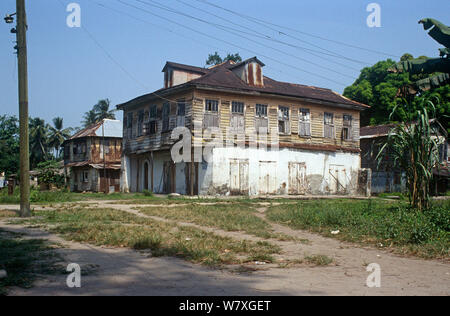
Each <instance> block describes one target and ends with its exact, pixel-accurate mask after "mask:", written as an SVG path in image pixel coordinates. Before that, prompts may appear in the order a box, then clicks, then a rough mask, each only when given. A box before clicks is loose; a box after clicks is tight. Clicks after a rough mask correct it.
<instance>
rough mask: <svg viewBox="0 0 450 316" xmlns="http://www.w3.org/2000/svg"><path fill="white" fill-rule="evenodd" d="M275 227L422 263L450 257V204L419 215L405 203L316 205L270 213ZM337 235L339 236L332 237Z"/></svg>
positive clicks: (438, 204) (306, 203) (284, 207)
mask: <svg viewBox="0 0 450 316" xmlns="http://www.w3.org/2000/svg"><path fill="white" fill-rule="evenodd" d="M267 218H268V219H269V220H271V221H274V222H277V223H280V224H283V225H286V226H289V227H291V228H293V229H305V230H310V231H313V232H318V233H321V234H322V235H324V236H327V237H333V238H339V239H341V240H345V241H350V242H357V243H363V244H370V245H376V246H380V245H383V247H392V249H393V250H395V251H397V252H401V253H403V254H412V255H416V256H419V257H423V258H445V259H448V257H449V246H450V201H439V202H434V206H433V208H432V209H430V210H428V211H424V212H417V211H415V210H412V209H410V208H409V207H408V205H407V203H404V202H401V201H395V202H390V201H382V200H377V199H374V200H369V201H357V200H332V201H328V200H320V201H319V200H316V201H303V202H300V203H297V204H295V205H292V204H290V205H279V206H273V207H271V208H270V209H269V210H268V212H267ZM336 230H339V231H340V233H339V234H338V235H332V234H331V231H336Z"/></svg>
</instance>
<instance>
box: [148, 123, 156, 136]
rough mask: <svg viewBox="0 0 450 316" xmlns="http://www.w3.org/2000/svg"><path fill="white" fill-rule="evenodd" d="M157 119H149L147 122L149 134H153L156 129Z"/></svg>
mask: <svg viewBox="0 0 450 316" xmlns="http://www.w3.org/2000/svg"><path fill="white" fill-rule="evenodd" d="M157 126H158V125H157V121H150V123H149V128H148V133H149V135H155V134H156V131H157Z"/></svg>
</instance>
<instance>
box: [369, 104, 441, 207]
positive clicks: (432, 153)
mask: <svg viewBox="0 0 450 316" xmlns="http://www.w3.org/2000/svg"><path fill="white" fill-rule="evenodd" d="M418 102H420V109H418V110H416V111H414V110H411V108H412V107H411V106H410V105H408V104H407V103H406V102H405V103H404V104H405V105H406V106H403V107H404V109H403V111H402V112H404V113H407V115H408V119H409V120H408V123H400V124H398V125H396V127H395V128H394V129H393V130H392V131H391V132H390V133H389V136H388V139H387V142H386V144H385V145H384V146H383V147H382V148H381V150H380V152H379V153H378V156H377V159H378V161H379V163H381V162H382V160H383V159H384V156H385V155H384V154H383V153H384V152H385V151H386V150H387V149H388V150H389V153H390V155H391V156H392V157H391V158H392V159H393V160H394V164H395V165H396V166H397V167H399V168H400V169H401V170H403V171H404V172H405V174H406V180H407V184H408V190H409V199H410V203H411V206H412V207H414V208H417V209H419V210H423V209H426V208H428V207H429V206H430V192H429V188H430V183H431V181H432V179H433V169H434V168H435V167H436V166H437V165H438V163H439V145H440V143H439V140H438V139H437V138H434V137H432V136H433V135H437V134H438V133H437V132H438V131H437V130H436V129H435V127H434V126H435V125H433V122H434V121H435V106H434V104H433V102H431V101H430V100H429V99H426V98H420V100H419V101H418ZM400 107H402V106H397V107H395V108H394V109H393V111H392V115H393V114H395V112H396V111H398V109H399V108H400ZM429 113H430V114H431V115H429ZM413 119H415V121H413Z"/></svg>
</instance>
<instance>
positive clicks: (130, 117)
mask: <svg viewBox="0 0 450 316" xmlns="http://www.w3.org/2000/svg"><path fill="white" fill-rule="evenodd" d="M132 127H133V113H127V128H132Z"/></svg>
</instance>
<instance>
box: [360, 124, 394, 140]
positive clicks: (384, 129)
mask: <svg viewBox="0 0 450 316" xmlns="http://www.w3.org/2000/svg"><path fill="white" fill-rule="evenodd" d="M394 127H395V124H387V125H377V126H365V127H361V129H360V135H361V137H365V138H370V137H381V136H387V135H389V132H390V131H391V129H393V128H394Z"/></svg>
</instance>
